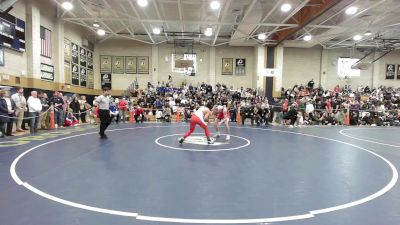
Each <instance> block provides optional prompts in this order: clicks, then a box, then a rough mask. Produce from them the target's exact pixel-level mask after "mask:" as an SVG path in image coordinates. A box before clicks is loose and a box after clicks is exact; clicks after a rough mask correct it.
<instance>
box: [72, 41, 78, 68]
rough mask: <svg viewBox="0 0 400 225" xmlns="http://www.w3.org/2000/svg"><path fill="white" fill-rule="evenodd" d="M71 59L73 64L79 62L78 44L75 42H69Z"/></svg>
mask: <svg viewBox="0 0 400 225" xmlns="http://www.w3.org/2000/svg"><path fill="white" fill-rule="evenodd" d="M71 46H72V47H71V61H72V63H74V64H79V49H78V48H79V46H78V45H77V44H75V43H71Z"/></svg>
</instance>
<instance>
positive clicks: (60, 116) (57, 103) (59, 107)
mask: <svg viewBox="0 0 400 225" xmlns="http://www.w3.org/2000/svg"><path fill="white" fill-rule="evenodd" d="M50 103H51V104H52V105H53V107H54V115H55V118H54V120H55V123H56V125H58V127H61V126H62V125H63V123H64V110H63V105H64V100H63V99H62V98H60V93H59V92H58V91H55V92H54V94H53V97H52V98H51V99H50Z"/></svg>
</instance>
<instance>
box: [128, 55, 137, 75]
mask: <svg viewBox="0 0 400 225" xmlns="http://www.w3.org/2000/svg"><path fill="white" fill-rule="evenodd" d="M136 72H137V70H136V57H135V56H125V73H126V74H135V73H136Z"/></svg>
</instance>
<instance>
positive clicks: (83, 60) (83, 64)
mask: <svg viewBox="0 0 400 225" xmlns="http://www.w3.org/2000/svg"><path fill="white" fill-rule="evenodd" d="M79 52H80V57H79V59H80V60H79V63H80V65H81V67H86V49H84V48H82V47H79Z"/></svg>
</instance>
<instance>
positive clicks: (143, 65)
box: [137, 56, 149, 74]
mask: <svg viewBox="0 0 400 225" xmlns="http://www.w3.org/2000/svg"><path fill="white" fill-rule="evenodd" d="M137 73H138V74H149V57H148V56H138V57H137Z"/></svg>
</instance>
